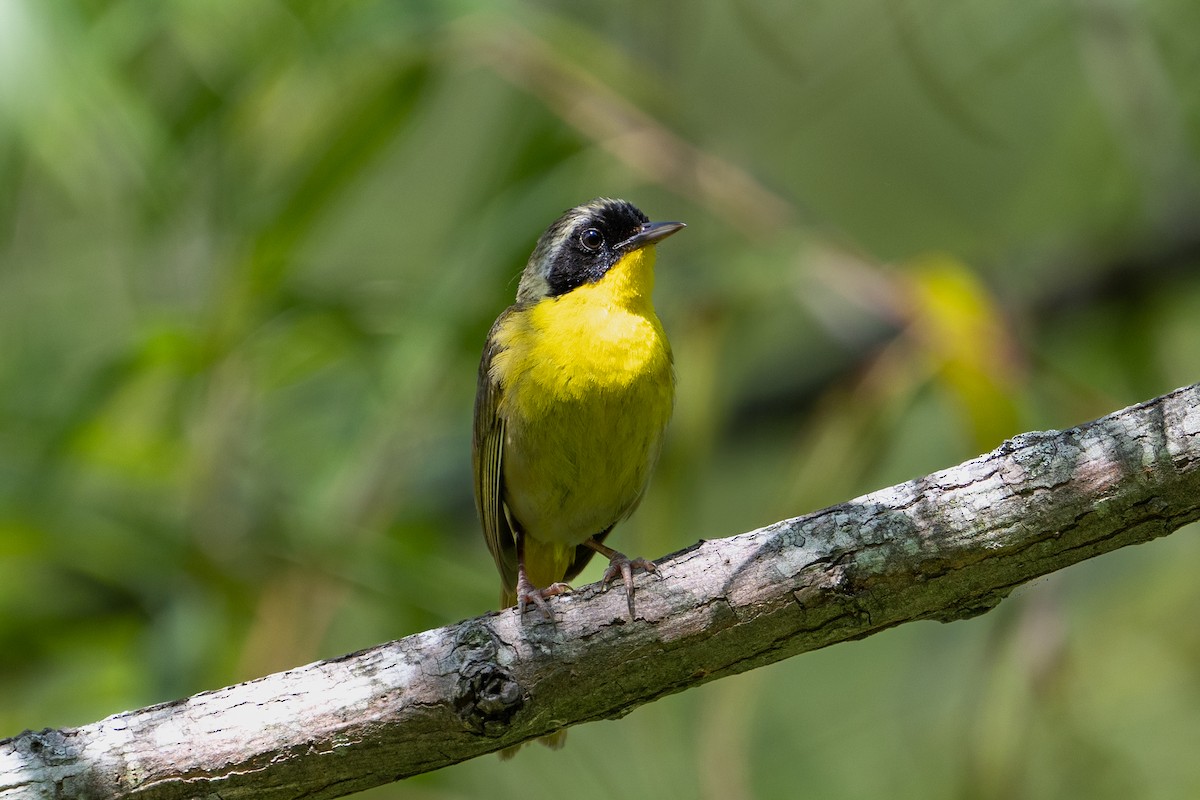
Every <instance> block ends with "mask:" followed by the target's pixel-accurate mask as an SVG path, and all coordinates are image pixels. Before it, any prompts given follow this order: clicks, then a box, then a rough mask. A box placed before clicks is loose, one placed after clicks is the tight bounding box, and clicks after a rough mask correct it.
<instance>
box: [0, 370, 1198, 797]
mask: <svg viewBox="0 0 1200 800" xmlns="http://www.w3.org/2000/svg"><path fill="white" fill-rule="evenodd" d="M1197 518H1200V384H1196V385H1193V386H1190V387H1186V388H1184V389H1179V390H1176V391H1174V392H1172V393H1170V394H1168V395H1165V396H1163V397H1159V398H1157V399H1155V400H1151V401H1149V402H1147V403H1142V404H1140V405H1137V406H1132V407H1130V408H1127V409H1125V410H1123V411H1119V412H1117V413H1115V414H1112V415H1110V416H1107V417H1104V418H1103V419H1099V420H1096V421H1094V422H1090V423H1088V424H1086V425H1082V426H1080V427H1078V428H1072V429H1070V430H1067V431H1056V432H1048V433H1027V434H1023V435H1021V436H1018V437H1016V438H1014V439H1012V440H1010V441H1008V442H1005V443H1004V444H1003V445H1001V446H1000V447H999V448H997V449H996V450H994V451H993V452H991V453H988V454H987V455H983V456H980V457H979V458H976V459H973V460H971V461H968V462H966V463H964V464H960V465H959V466H957V467H953V468H951V469H948V470H944V471H942V472H937V473H934V474H932V475H928V476H926V477H924V478H920V479H917V480H913V481H909V482H907V483H902V484H899V485H897V486H893V487H891V488H888V489H883V490H881V491H878V492H874V493H872V494H869V495H865V496H863V497H860V498H858V499H856V500H852V501H850V502H848V503H843V504H841V505H837V506H833V507H831V508H827V509H824V510H822V511H818V512H816V513H813V514H809V515H807V516H803V517H798V518H796V519H790V520H785V521H783V522H779V523H776V524H774V525H771V526H768V527H766V528H762V529H760V530H757V531H752V532H750V533H745V534H742V535H740V536H734V537H732V538H729V539H721V540H717V541H707V542H700V543H698V544H696V545H694V546H692V547H689V548H687V549H686V550H682V551H680V552H678V553H675V554H673V555H670V556H668V557H666V558H664V559H662V560H661V561H660V562H659V565H660V573H661V578H658V579H656V578H654V577H653V576H642V577H639V579H638V584H637V608H638V617H637V619H636V620H635V621H633V622H630V621H629V620H628V619H627V617H626V615H627V611H626V607H625V598H624V593H623V592H621V591H605V590H604V589H603V588H601V587H598V586H595V585H593V586H589V587H585V588H583V589H581V590H579V591H577V592H574V593H573V594H570V595H567V596H564V597H560V598H556V599H554V600H553V601H552V602H551V607H552V608H553V609H554V613H555V616H556V618H555V620H554V621H553V622H551V621H547V620H544V619H542V618H541V617H540V616H539V615H538V614H537V613H535V612H530V613H527V614H526V615H525V618H524V619H523V620H521V619H518V617H517V614H516V613H515V612H514V611H512V610H508V611H503V612H497V613H492V614H487V615H485V616H482V617H477V618H475V619H470V620H466V621H464V622H460V623H458V624H456V625H451V626H448V627H445V628H439V629H437V630H431V631H426V632H424V633H418V634H414V635H412V636H409V637H407V638H404V639H401V640H399V641H396V642H390V643H388V644H383V645H380V646H378V647H374V648H371V649H369V650H364V651H362V652H359V653H354V654H351V655H347V656H343V657H341V658H336V659H332V660H330V661H323V662H319V663H316V664H311V665H308V666H305V667H300V668H298V669H293V670H290V671H288V672H283V673H279V674H276V675H269V676H267V677H264V678H260V679H258V680H254V681H250V682H248V683H243V684H239V685H237V686H231V687H228V688H225V689H220V690H218V691H213V692H203V693H201V694H198V695H194V696H192V697H189V698H186V699H183V700H179V701H176V702H174V703H167V704H163V705H157V706H151V707H149V708H144V709H139V710H136V711H129V712H125V713H122V714H117V715H115V716H112V717H109V718H108V719H104V720H101V721H100V722H96V723H94V724H91V725H87V726H84V727H81V728H69V729H64V730H44V731H41V732H38V733H35V732H30V731H27V732H25V733H23V734H21V735H20V736H17V737H16V738H13V739H7V740H4V741H0V800H15V798H22V800H24V798H50V797H54V798H60V797H79V798H84V797H88V798H90V797H128V798H179V797H217V796H220V797H221V798H224V800H233V799H234V798H250V797H253V798H268V799H274V798H279V799H282V798H298V797H305V798H329V797H338V796H341V795H345V794H349V793H351V792H354V791H358V790H361V789H366V788H368V787H371V786H375V785H378V784H381V783H386V782H388V781H393V780H397V779H399V778H403V777H405V776H408V775H414V774H416V773H419V772H425V771H428V770H433V769H437V768H439V767H443V766H446V765H448V764H454V763H456V762H459V761H464V760H466V759H469V758H472V757H474V756H478V755H481V754H483V753H487V752H490V751H493V750H496V749H498V748H501V747H506V746H508V745H512V744H515V743H517V742H521V741H525V740H527V739H529V738H531V737H534V736H537V735H540V734H545V733H549V732H551V731H554V730H556V729H558V728H561V727H563V726H567V725H575V724H578V723H580V722H587V721H589V720H595V719H606V718H614V717H620V716H623V715H624V714H627V713H628V712H630V711H632V710H633V709H634V708H636V707H638V706H639V705H642V704H643V703H648V702H650V701H652V700H655V699H657V698H659V697H663V696H664V695H668V694H672V693H674V692H678V691H682V690H684V689H687V688H689V687H692V686H697V685H699V684H701V683H705V682H707V681H710V680H713V679H715V678H720V677H723V676H725V675H732V674H735V673H738V672H742V671H745V670H748V669H753V668H755V667H758V666H762V665H764V664H769V663H772V662H774V661H779V660H780V659H783V658H787V657H789V656H793V655H796V654H798V653H803V652H806V651H808V650H814V649H816V648H819V647H825V646H827V645H830V644H834V643H836V642H843V641H846V640H849V639H860V638H862V637H864V636H869V635H871V634H873V633H876V632H878V631H881V630H884V629H886V628H890V627H892V626H894V625H899V624H901V623H903V622H909V621H911V620H918V619H937V620H942V621H949V620H954V619H961V618H965V617H970V616H973V615H975V614H979V613H982V612H984V611H987V610H988V609H990V608H992V607H994V606H995V605H996V604H997V603H998V602H1000V600H1001V599H1002V598H1004V597H1005V596H1006V595H1007V594H1008V593H1009V592H1010V591H1011V590H1012V589H1013V588H1014V587H1016V586H1018V585H1020V584H1021V583H1024V582H1025V581H1028V580H1031V579H1033V578H1036V577H1038V576H1041V575H1045V574H1047V573H1049V572H1053V571H1055V570H1058V569H1062V568H1063V567H1066V566H1068V565H1070V564H1074V563H1076V562H1078V561H1082V560H1083V559H1086V558H1091V557H1092V556H1096V555H1099V554H1101V553H1104V552H1108V551H1110V550H1115V549H1117V548H1118V547H1124V546H1125V545H1130V544H1138V543H1141V542H1145V541H1149V540H1150V539H1154V538H1156V537H1159V536H1163V535H1165V534H1167V533H1170V532H1171V531H1173V530H1175V529H1177V528H1179V527H1180V526H1182V525H1184V524H1186V523H1188V522H1191V521H1193V520H1196V519H1197Z"/></svg>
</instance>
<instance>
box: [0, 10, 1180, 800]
mask: <svg viewBox="0 0 1200 800" xmlns="http://www.w3.org/2000/svg"><path fill="white" fill-rule="evenodd" d="M1198 31H1200V5H1198V4H1196V3H1194V2H1189V1H1187V0H1143V1H1142V2H1137V1H1136V0H1079V1H1078V2H1072V3H1055V2H1033V3H1005V2H1000V0H969V1H968V2H960V3H944V2H933V0H876V1H875V2H870V1H868V0H853V1H852V2H844V3H832V2H827V1H826V0H807V2H802V3H782V2H770V0H719V1H718V2H712V3H707V4H686V3H682V2H678V1H677V0H676V1H675V2H662V3H639V2H629V0H614V1H613V2H608V3H603V4H601V3H579V2H570V1H569V0H557V1H554V0H545V1H544V2H518V0H499V1H497V0H488V2H483V1H482V0H458V1H457V2H446V3H435V2H420V1H419V0H408V1H406V2H373V1H369V0H362V2H317V1H316V0H313V1H311V2H302V1H301V0H295V1H294V2H282V1H281V0H251V1H250V2H244V1H243V0H161V1H155V0H123V1H122V0H111V1H101V0H49V1H48V2H42V1H41V0H5V2H2V3H0V736H4V735H12V734H16V733H17V732H19V731H20V730H22V729H24V728H41V727H46V726H55V727H57V726H65V725H76V724H84V723H88V722H91V721H93V720H95V719H99V718H101V717H103V716H106V715H108V714H111V713H115V712H118V711H121V710H124V709H127V708H133V707H138V706H142V705H146V704H150V703H154V702H157V701H164V700H170V699H173V698H176V697H179V696H182V695H185V694H190V693H193V692H196V691H200V690H203V689H209V688H215V687H218V686H222V685H225V684H229V683H232V682H236V681H240V680H244V679H248V678H252V677H255V676H258V675H262V674H266V673H268V672H272V671H276V670H279V669H284V668H287V667H291V666H295V665H298V664H302V663H306V662H309V661H312V660H315V659H318V658H323V657H328V656H334V655H338V654H341V653H344V652H347V651H351V650H354V649H358V648H362V647H366V646H369V645H372V644H375V643H377V642H380V641H383V640H387V639H391V638H396V637H400V636H403V635H405V634H408V633H412V632H415V631H419V630H423V629H425V628H428V627H433V626H437V625H442V624H446V623H449V622H453V621H456V620H458V619H461V618H464V617H467V616H473V615H476V614H480V613H482V612H484V611H486V610H488V609H489V608H491V607H493V605H494V603H495V601H496V594H497V578H496V575H495V574H494V568H493V566H492V564H491V562H490V559H489V557H488V554H487V551H486V549H485V547H484V545H483V542H482V539H481V536H480V534H479V531H478V526H477V522H476V521H475V514H474V508H473V505H472V500H471V489H470V474H469V469H470V468H469V458H470V457H469V435H470V423H471V405H472V400H473V392H474V380H475V368H476V364H477V360H478V357H479V352H480V348H481V345H482V341H483V337H484V334H485V332H486V331H487V328H488V326H489V324H490V323H491V321H492V319H493V318H494V317H495V316H496V314H498V313H499V312H500V310H501V309H503V308H504V307H505V306H506V305H507V304H508V303H509V302H510V301H511V299H512V296H513V294H514V292H515V286H516V282H515V276H516V275H517V274H518V272H519V271H520V269H521V267H522V266H523V264H524V260H525V258H526V256H527V255H528V253H529V251H530V250H531V248H532V245H533V242H534V240H535V238H536V237H537V235H538V234H539V233H540V231H541V230H542V229H543V228H544V227H545V225H546V224H547V223H548V222H549V221H550V220H551V219H553V218H554V217H555V216H556V215H557V214H558V213H559V212H560V211H562V210H563V209H564V208H566V207H568V206H572V205H575V204H576V203H578V202H582V201H584V200H587V199H590V198H592V197H594V196H597V195H612V196H621V197H626V198H628V199H631V200H633V201H634V202H636V203H637V204H638V205H639V206H641V207H642V208H643V209H644V210H645V211H647V213H649V214H650V215H651V217H652V218H655V219H682V220H685V221H686V222H688V224H689V226H690V227H689V228H688V230H687V231H686V232H685V233H684V234H682V235H680V236H678V237H676V238H673V239H671V241H670V242H668V243H666V244H664V245H663V247H661V248H660V254H659V282H658V291H657V303H658V307H659V311H660V315H661V316H662V317H663V319H664V322H665V325H666V327H667V329H668V331H669V332H670V334H671V336H672V341H673V344H674V347H675V352H676V357H677V366H678V372H679V387H680V394H679V401H678V405H677V411H676V418H675V421H674V423H673V427H672V431H671V434H670V440H669V442H668V446H667V449H666V452H665V453H664V456H663V461H662V464H661V466H660V469H659V472H658V474H657V476H656V478H655V481H654V483H653V484H652V487H651V490H650V492H649V495H648V497H647V499H646V501H645V503H644V504H643V507H642V508H641V509H640V510H639V512H638V513H637V514H636V515H635V517H634V519H633V520H631V521H630V522H629V523H627V524H625V525H623V526H622V527H621V529H619V530H618V531H617V532H616V533H615V534H614V542H616V543H617V544H618V546H619V547H621V548H622V549H626V550H627V551H629V552H637V553H640V554H644V555H647V556H651V557H654V556H657V555H660V554H664V553H667V552H670V551H672V550H675V549H678V548H681V547H683V546H686V545H687V544H689V543H691V542H693V541H695V540H696V539H697V538H700V537H707V538H712V537H719V536H725V535H730V534H733V533H737V532H741V531H743V530H748V529H751V528H754V527H757V526H760V525H763V524H766V523H769V522H772V521H775V520H776V519H780V518H783V517H787V516H793V515H796V514H799V513H803V512H806V511H810V510H814V509H816V508H820V507H822V506H825V505H829V504H832V503H835V502H839V501H842V500H845V499H848V498H850V497H853V496H855V495H858V494H861V493H864V492H867V491H870V490H872V489H875V488H879V487H881V486H884V485H888V484H890V483H893V482H897V481H900V480H903V479H907V478H910V477H914V476H917V475H921V474H924V473H926V472H929V471H932V470H934V469H937V468H940V467H944V466H949V465H952V464H955V463H957V462H959V461H961V460H963V459H966V458H968V457H971V456H973V455H975V454H977V453H979V452H981V451H984V450H986V449H990V448H991V447H994V446H995V445H996V444H998V443H999V442H1000V441H1001V440H1002V439H1003V438H1005V437H1007V436H1011V435H1013V434H1015V433H1018V432H1020V431H1023V430H1032V429H1041V428H1060V427H1069V426H1071V425H1074V424H1077V423H1080V422H1083V421H1085V420H1087V419H1090V418H1093V417H1095V416H1099V415H1101V414H1104V413H1107V412H1109V411H1112V410H1115V409H1117V408H1120V407H1122V406H1124V405H1127V404H1129V403H1132V402H1136V401H1139V400H1143V399H1147V398H1150V397H1153V396H1155V395H1158V394H1161V393H1163V392H1165V391H1167V390H1170V389H1172V388H1174V387H1176V386H1179V385H1183V384H1187V383H1191V382H1194V381H1196V380H1197V379H1200V337H1198V336H1197V327H1198V326H1197V320H1200V270H1197V269H1196V267H1197V266H1200V263H1198V262H1200V258H1198V254H1200V226H1198V224H1197V222H1198V218H1197V208H1198V207H1200V206H1198V200H1200V170H1198V168H1197V155H1198V153H1200V77H1198V76H1200V46H1197V44H1196V42H1197V33H1198ZM1197 563H1200V543H1198V542H1197V541H1196V529H1195V528H1194V527H1193V528H1191V529H1188V530H1184V531H1181V532H1179V533H1178V534H1176V535H1174V536H1172V537H1169V538H1168V539H1166V540H1163V541H1160V542H1157V543H1154V544H1153V545H1150V546H1147V547H1144V548H1138V549H1137V550H1129V551H1122V552H1119V553H1116V554H1113V555H1111V556H1108V557H1105V558H1102V559H1098V560H1096V561H1094V562H1090V563H1087V564H1083V565H1080V566H1078V567H1076V568H1073V569H1071V570H1068V571H1067V572H1065V573H1063V574H1060V575H1055V576H1052V577H1050V578H1047V579H1045V580H1043V581H1040V582H1038V583H1037V584H1036V585H1034V586H1032V587H1028V588H1025V589H1023V590H1020V591H1018V592H1017V594H1016V596H1015V597H1014V598H1013V599H1012V600H1010V601H1008V602H1006V603H1005V604H1003V605H1002V606H1001V607H1000V608H999V609H998V610H997V611H995V612H993V613H991V614H988V615H986V616H984V617H981V618H979V619H976V620H972V621H969V622H962V623H956V624H954V625H948V626H942V625H937V624H935V623H925V624H920V625H911V626H907V627H905V628H902V629H898V630H895V631H892V632H889V633H886V634H884V635H881V636H876V637H873V638H871V639H869V640H867V641H864V642H861V643H856V644H851V645H843V646H840V647H836V648H832V649H830V650H826V651H822V652H818V653H813V654H809V655H806V656H803V657H800V658H797V659H793V660H791V661H788V662H784V663H782V664H779V665H776V666H774V667H771V668H767V669H763V670H759V671H757V672H755V673H752V674H748V675H744V676H740V677H737V678H732V679H727V680H724V681H720V682H718V683H716V684H711V685H709V686H706V687H703V688H701V689H699V690H696V691H692V692H688V693H686V694H684V695H680V696H675V697H671V698H667V699H665V700H663V701H660V702H658V703H655V704H653V705H652V706H649V707H646V708H644V709H642V710H639V711H638V712H636V713H635V714H633V715H632V716H630V717H628V718H627V719H625V720H622V721H619V722H610V723H598V724H592V725H588V726H584V727H581V728H577V729H575V730H573V731H572V732H571V737H570V743H569V745H568V747H567V748H566V749H565V750H564V751H562V752H559V753H550V752H548V751H545V750H544V749H543V748H528V749H526V750H525V751H523V752H522V753H521V755H520V756H519V758H517V759H516V760H514V761H512V762H508V763H500V762H499V761H497V760H496V759H494V758H485V759H478V760H476V761H474V762H471V763H467V764H463V765H460V766H457V767H454V768H451V769H446V770H443V771H441V772H439V773H436V774H432V775H427V776H422V777H419V778H416V779H413V780H410V781H407V782H405V783H402V784H397V785H395V786H391V787H382V788H380V789H377V790H374V791H372V792H369V793H367V795H369V796H371V797H378V798H385V797H423V798H458V797H475V796H487V797H489V798H496V799H497V800H498V799H499V798H505V797H520V798H526V797H537V796H547V795H557V796H564V795H568V794H569V796H570V797H572V798H576V799H577V800H583V799H584V798H592V797H597V798H601V797H613V796H626V797H640V796H647V797H650V796H654V797H708V798H749V797H764V798H774V797H781V798H782V797H796V796H813V797H831V798H877V797H919V798H939V797H945V798H1002V797H1003V798H1009V797H1087V798H1105V797H1113V798H1126V797H1139V798H1176V797H1189V796H1191V797H1194V796H1200V761H1198V760H1197V759H1196V758H1195V753H1196V750H1197V746H1198V745H1200V627H1198V626H1197V625H1196V623H1195V620H1196V619H1197V618H1198V617H1200V587H1198V584H1197V581H1196V580H1195V574H1196V565H1197ZM597 576H598V568H593V569H592V570H591V571H589V572H588V573H587V574H586V575H585V578H586V579H588V580H593V579H595V578H596V577H597Z"/></svg>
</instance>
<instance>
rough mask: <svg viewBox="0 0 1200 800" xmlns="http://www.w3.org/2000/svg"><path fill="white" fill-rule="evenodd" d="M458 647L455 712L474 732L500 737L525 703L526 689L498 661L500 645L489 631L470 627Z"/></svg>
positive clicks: (464, 724) (456, 648) (468, 728)
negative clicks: (498, 646) (498, 645)
mask: <svg viewBox="0 0 1200 800" xmlns="http://www.w3.org/2000/svg"><path fill="white" fill-rule="evenodd" d="M455 650H456V655H457V656H458V661H459V666H458V680H457V682H456V683H455V686H454V698H453V702H454V711H455V713H456V714H458V718H459V719H460V720H462V723H463V727H465V728H466V729H467V730H469V731H471V732H472V733H476V734H480V735H483V736H499V735H500V734H501V733H503V732H504V731H505V730H506V729H507V728H508V725H509V723H510V722H512V718H513V717H514V716H515V715H516V713H517V712H518V711H520V710H521V707H522V706H524V705H525V700H526V693H525V690H524V689H523V688H522V687H521V684H520V683H518V682H517V680H516V678H514V677H513V675H512V673H511V672H509V671H508V670H507V669H505V668H504V667H502V666H501V665H500V664H499V663H498V661H497V659H496V655H497V650H498V648H497V647H496V642H495V640H494V639H493V638H492V636H491V634H490V633H489V632H488V631H486V630H484V629H482V628H481V627H476V626H468V629H467V630H465V631H464V632H463V634H462V635H460V637H459V641H458V645H457V646H456V647H455Z"/></svg>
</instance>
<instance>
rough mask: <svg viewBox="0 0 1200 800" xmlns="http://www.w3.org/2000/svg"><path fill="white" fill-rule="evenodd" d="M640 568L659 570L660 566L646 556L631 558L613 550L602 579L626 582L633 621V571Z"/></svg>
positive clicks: (626, 591) (626, 592)
mask: <svg viewBox="0 0 1200 800" xmlns="http://www.w3.org/2000/svg"><path fill="white" fill-rule="evenodd" d="M635 569H640V570H641V571H643V572H653V573H657V572H658V567H656V566H655V565H654V562H653V561H648V560H647V559H644V558H629V557H628V556H626V555H625V554H624V553H621V552H617V551H613V554H612V555H611V556H610V557H609V559H608V569H606V570H605V571H604V577H603V578H601V580H602V581H603V582H604V583H612V582H613V581H615V580H616V579H617V578H621V580H622V581H623V582H624V584H625V599H626V600H627V601H628V603H629V619H630V621H631V622H632V621H633V619H634V610H633V571H634V570H635Z"/></svg>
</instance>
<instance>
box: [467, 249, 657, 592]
mask: <svg viewBox="0 0 1200 800" xmlns="http://www.w3.org/2000/svg"><path fill="white" fill-rule="evenodd" d="M653 265H654V248H653V247H652V246H651V247H645V248H643V249H641V250H637V251H634V252H632V253H630V254H629V255H627V256H625V257H624V258H623V259H621V260H620V261H619V262H618V263H617V264H615V265H614V266H613V267H612V268H611V269H609V271H608V272H607V273H606V274H605V276H604V277H603V278H601V279H600V280H599V281H596V282H594V283H588V284H584V285H582V286H579V287H577V288H575V289H573V290H572V291H570V292H568V293H566V294H564V295H561V296H558V297H548V298H545V299H543V300H541V301H539V302H538V303H536V304H535V305H533V306H531V307H529V308H526V309H520V310H517V311H515V312H514V313H512V314H510V315H509V316H508V317H507V319H506V321H505V323H504V324H503V325H502V326H501V327H500V329H499V330H498V331H497V332H496V336H497V343H498V344H499V345H500V346H501V347H502V348H503V349H502V350H501V351H500V352H498V353H497V354H496V356H495V357H494V359H493V361H492V365H491V370H492V376H493V378H494V379H495V380H496V381H497V382H498V383H499V385H500V388H501V401H500V408H499V413H500V415H501V417H503V419H504V423H505V441H504V459H503V476H504V486H505V490H504V500H505V503H506V505H507V506H508V508H509V510H510V513H512V514H513V515H514V516H515V517H516V518H517V520H518V521H519V522H520V524H521V526H522V527H523V529H524V530H525V533H526V536H527V547H530V548H538V547H549V548H550V549H551V550H553V551H554V552H552V553H545V554H544V556H543V557H542V558H540V559H531V560H538V561H543V562H545V561H550V562H554V563H555V566H554V567H553V568H548V572H554V571H556V570H558V566H557V565H558V563H559V562H562V563H561V570H558V572H559V574H558V576H554V575H549V576H548V577H549V578H550V579H551V580H559V579H560V578H561V574H562V571H563V570H565V569H566V564H567V563H569V558H570V555H571V553H572V551H573V549H574V546H575V545H577V544H579V543H581V542H582V541H583V540H584V539H586V538H588V537H589V536H593V535H595V534H598V533H601V532H602V531H604V530H606V529H607V528H609V527H610V526H612V525H613V524H614V523H615V522H617V521H619V520H620V519H622V518H624V517H625V516H627V515H628V514H629V513H630V512H632V511H633V509H634V508H635V507H636V505H637V503H638V500H639V499H640V498H641V494H642V491H643V489H644V488H645V486H646V482H647V480H648V479H649V476H650V471H651V469H652V467H653V465H654V462H655V460H656V459H657V457H658V453H659V450H660V448H661V444H662V436H663V432H664V430H665V429H666V425H667V421H668V419H669V418H670V415H671V409H672V406H673V405H674V393H675V381H674V374H673V371H672V366H671V349H670V345H669V344H668V342H667V337H666V334H665V333H664V332H663V329H662V325H661V323H659V321H658V317H657V316H656V315H655V313H654V308H653V306H652V305H651V302H650V294H651V290H652V289H653V282H654V278H653ZM530 577H531V579H532V580H533V581H534V583H535V585H545V584H544V583H539V581H538V578H539V577H542V576H534V575H531V576H530Z"/></svg>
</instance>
